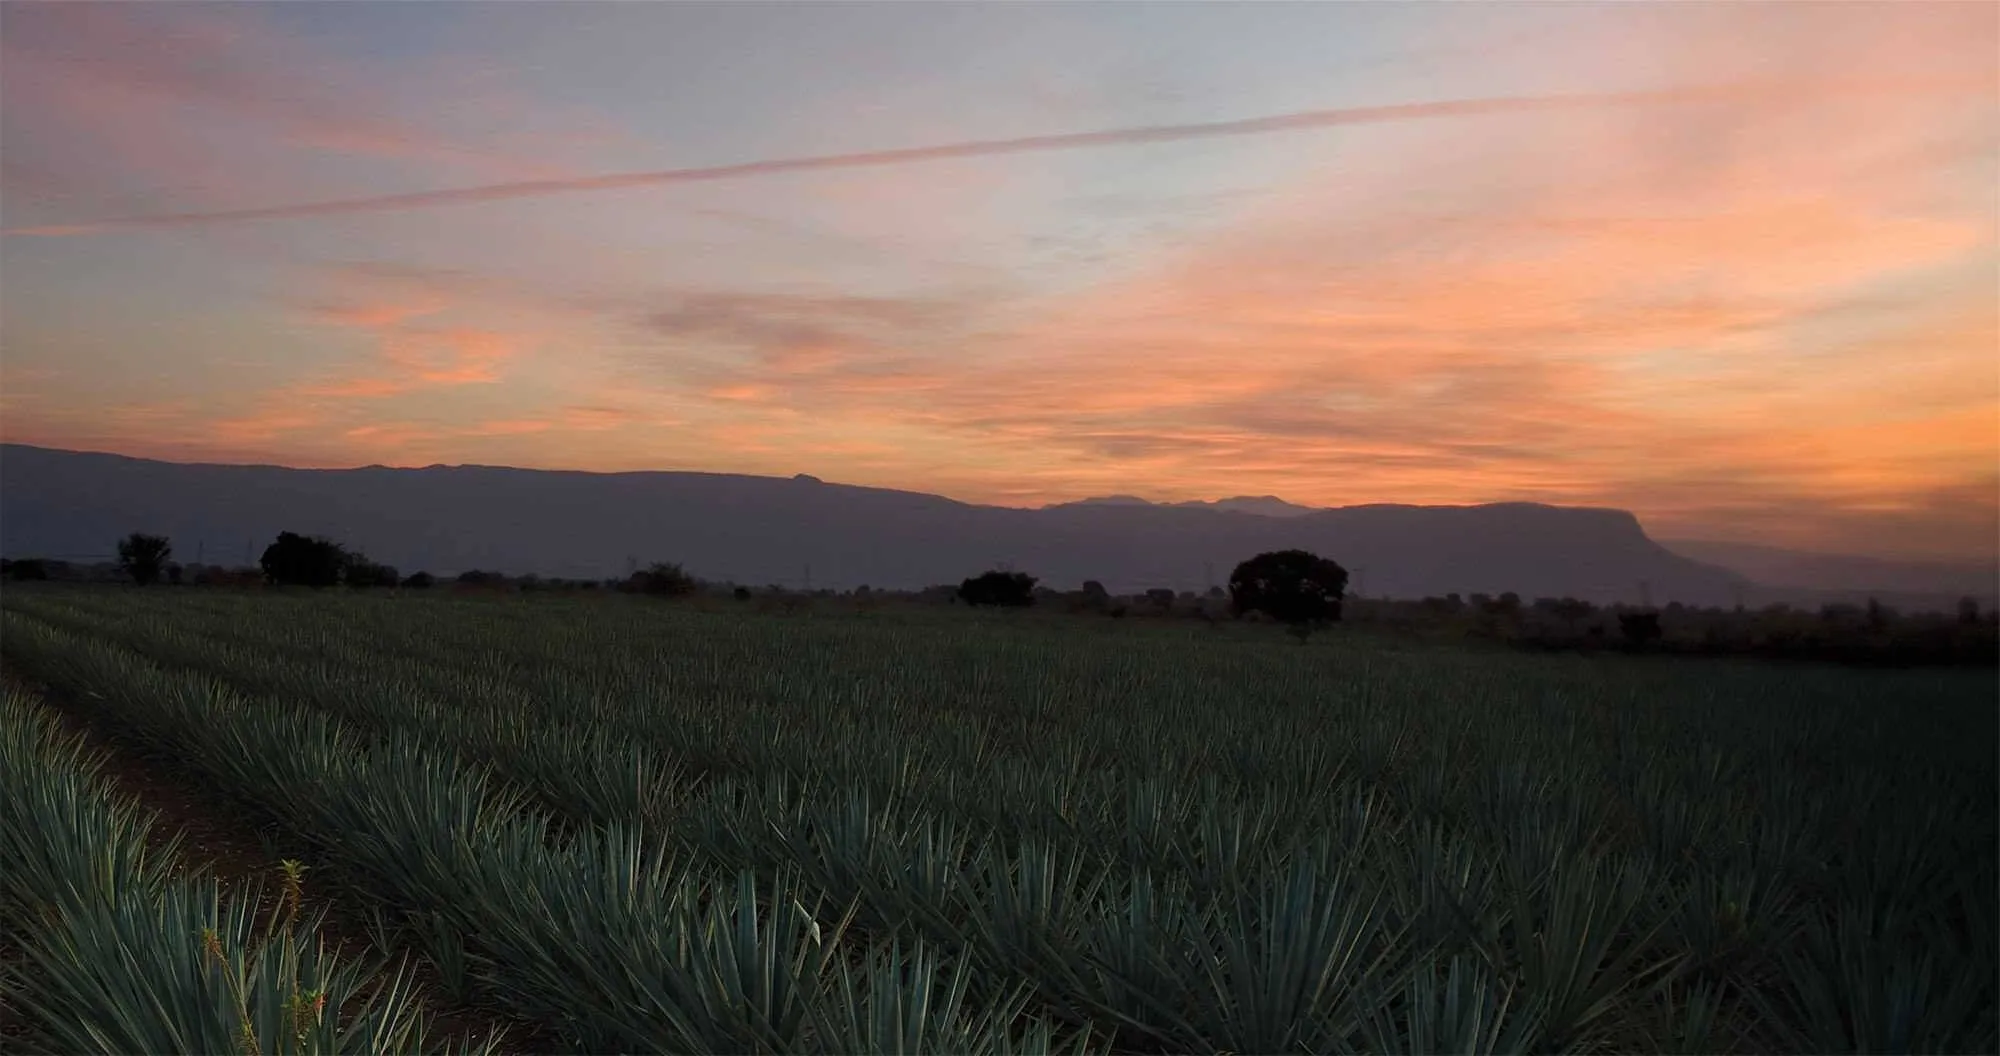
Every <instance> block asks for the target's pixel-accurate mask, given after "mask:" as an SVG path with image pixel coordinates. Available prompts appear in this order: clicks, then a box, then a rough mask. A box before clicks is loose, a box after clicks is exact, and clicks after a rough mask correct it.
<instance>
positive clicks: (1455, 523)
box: [0, 444, 1747, 604]
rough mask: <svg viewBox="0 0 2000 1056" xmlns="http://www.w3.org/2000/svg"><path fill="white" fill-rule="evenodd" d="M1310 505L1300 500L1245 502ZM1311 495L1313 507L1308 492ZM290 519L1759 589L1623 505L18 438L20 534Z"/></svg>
mask: <svg viewBox="0 0 2000 1056" xmlns="http://www.w3.org/2000/svg"><path fill="white" fill-rule="evenodd" d="M1246 503H1247V504H1251V506H1252V508H1253V509H1257V508H1260V507H1261V508H1262V509H1264V510H1269V509H1272V508H1273V507H1271V505H1270V504H1272V503H1277V504H1279V505H1280V506H1283V507H1287V508H1288V509H1287V510H1286V511H1284V515H1282V516H1271V515H1268V514H1267V515H1258V516H1250V515H1246V513H1245V511H1244V509H1243V504H1246ZM1292 511H1297V512H1292ZM281 530H285V531H297V532H303V533H308V534H322V535H326V536H328V537H330V538H333V539H336V540H338V541H340V542H342V543H345V544H347V545H348V546H350V547H351V548H354V549H358V550H361V551H363V552H365V553H366V554H367V555H368V556H369V557H371V558H373V559H375V560H377V561H382V562H386V563H388V564H392V565H395V566H397V567H398V568H400V569H402V570H403V571H405V572H410V571H415V570H417V569H426V570H429V571H431V572H434V573H441V574H442V573H451V572H457V571H462V570H465V569H471V568H486V569H497V570H502V571H506V572H510V573H528V572H535V573H540V574H542V575H547V576H565V577H584V576H589V577H601V576H616V575H623V574H624V573H625V571H626V569H627V568H628V566H629V564H630V563H631V562H634V561H636V562H638V563H640V564H644V563H647V562H650V561H660V560H665V561H678V562H681V563H682V564H684V565H685V566H686V567H687V568H688V570H689V571H690V572H693V573H695V574H696V575H699V576H702V577H705V578H711V579H729V580H735V581H737V582H743V583H750V584H762V583H769V582H779V583H785V584H789V585H798V584H800V583H802V582H804V581H805V579H806V578H807V577H808V576H810V580H811V583H812V585H813V586H815V587H821V586H824V587H836V588H845V587H852V586H857V585H860V584H864V583H865V584H870V585H872V586H876V587H888V588H914V587H923V586H926V585H930V584H935V583H955V582H957V581H958V580H960V579H963V578H964V577H966V576H968V575H972V574H975V573H977V572H979V571H982V570H984V569H988V568H992V567H994V566H996V565H1000V564H1006V565H1009V566H1011V567H1013V568H1016V569H1020V570H1022V571H1026V572H1030V573H1032V574H1034V575H1036V576H1038V577H1040V578H1041V580H1042V581H1043V582H1044V583H1047V584H1048V585H1050V586H1054V587H1058V588H1073V587H1075V586H1077V585H1079V584H1081V583H1082V582H1083V581H1084V580H1086V579H1095V580H1098V581H1100V582H1102V583H1103V584H1104V585H1105V586H1106V587H1108V588H1110V589H1111V590H1113V591H1120V592H1123V591H1136V590H1143V589H1147V588H1152V587H1172V588H1174V589H1178V590H1199V589H1202V588H1204V587H1206V586H1208V585H1209V584H1211V583H1222V582H1224V581H1226V580H1227V578H1228V575H1229V571H1230V569H1232V568H1233V567H1234V566H1235V564H1236V562H1238V561H1241V560H1243V559H1244V558H1246V557H1249V556H1251V555H1252V554H1255V553H1258V552H1260V551H1263V550H1273V549H1280V548H1287V547H1301V548H1304V549H1309V550H1313V551H1316V552H1318V553H1321V554H1324V555H1326V556H1328V557H1332V558H1333V559H1335V560H1337V561H1339V562H1340V563H1342V564H1343V565H1345V566H1347V568H1349V569H1350V570H1351V571H1352V573H1353V580H1352V581H1351V583H1350V589H1351V590H1354V591H1356V592H1359V593H1366V594H1370V595H1388V596H1396V597H1418V596H1423V595H1430V594H1445V593H1450V592H1454V591H1455V592H1458V593H1461V594H1471V593H1481V592H1483V593H1489V594H1499V593H1502V592H1505V591H1514V592H1516V593H1518V594H1520V595H1521V596H1522V597H1523V598H1533V597H1536V596H1557V595H1571V596H1576V597H1582V598H1588V599H1590V600H1593V601H1599V602H1613V601H1628V602H1631V601H1638V600H1640V596H1641V592H1642V587H1641V584H1642V583H1643V584H1645V587H1644V588H1643V589H1644V590H1646V591H1648V592H1649V593H1650V597H1651V599H1652V600H1653V601H1655V602H1665V601H1668V600H1682V601H1687V602H1691V603H1704V604H1720V603H1729V602H1732V601H1734V600H1735V598H1736V596H1737V593H1738V591H1739V590H1740V589H1741V588H1743V587H1745V586H1746V585H1747V583H1746V581H1745V580H1744V579H1743V578H1742V577H1741V576H1738V575H1736V574H1735V573H1731V572H1727V571H1724V570H1722V569H1719V568H1715V567H1713V566H1710V565H1704V564H1701V563H1699V562H1696V561H1692V560H1689V559H1688V558H1685V557H1682V556H1680V555H1678V554H1675V553H1672V552H1670V551H1668V550H1667V549H1665V548H1663V547H1661V546H1660V545H1658V544H1657V543H1655V542H1654V541H1653V540H1651V539H1649V538H1647V536H1646V533H1645V531H1644V530H1643V529H1641V527H1640V526H1639V522H1638V520H1637V519H1636V518H1634V517H1633V516H1632V515H1631V514H1630V513H1626V512H1624V511H1620V510H1608V509H1583V508H1569V507H1556V506H1544V505H1537V504H1532V503H1505V504H1496V505H1485V506H1395V505H1374V506H1349V507H1340V508H1334V509H1324V510H1312V509H1308V508H1305V507H1297V506H1292V504H1290V503H1283V502H1282V500H1277V499H1268V498H1260V499H1231V500H1223V501H1222V502H1220V503H1188V504H1177V505H1154V504H1151V503H1147V502H1145V501H1144V500H1130V501H1119V500H1109V501H1103V500H1100V501H1088V502H1081V503H1070V504H1065V505H1059V506H1050V507H1046V508H1043V509H1014V508H1008V507H999V506H979V505H973V504H970V503H963V502H957V501H954V500H951V499H947V498H944V497H942V496H938V495H927V494H922V493H917V492H908V491H894V490H889V489H884V488H866V487H855V486H850V485H844V484H829V483H824V482H821V481H819V480H817V479H815V478H812V477H809V476H805V475H803V474H801V475H800V476H797V477H789V478H787V477H755V476H738V475H730V474H721V473H686V472H646V473H582V472H570V471H553V470H532V469H507V468H501V467H492V466H427V467H424V468H422V469H390V468H385V467H381V466H369V467H365V468H361V469H344V470H317V469H286V468H282V467H277V466H242V465H210V464H181V463H172V462H159V461H152V460H147V459H137V458H126V457H123V456H119V455H109V454H95V453H84V452H74V451H58V450H52V449H48V448H39V447H30V446H25V445H20V444H5V445H0V550H4V552H5V553H6V554H7V555H8V556H11V557H26V556H65V555H76V556H87V555H108V554H110V553H111V551H112V550H113V548H114V546H115V543H116V541H117V539H119V538H120V537H121V536H123V535H124V534H126V533H128V532H133V531H146V532H153V533H159V534H165V535H168V536H170V537H171V538H172V539H173V541H174V552H175V557H176V558H177V559H178V560H182V561H192V560H196V559H197V557H198V556H199V557H203V558H205V559H206V560H207V561H209V562H211V563H227V564H238V563H241V562H242V561H243V560H244V557H245V554H246V553H247V554H249V555H250V556H251V558H252V559H253V560H254V557H255V555H256V554H257V553H260V552H261V551H262V549H263V547H264V545H265V544H266V543H268V542H269V541H270V540H271V539H272V538H273V537H275V536H276V535H277V533H278V532H279V531H281Z"/></svg>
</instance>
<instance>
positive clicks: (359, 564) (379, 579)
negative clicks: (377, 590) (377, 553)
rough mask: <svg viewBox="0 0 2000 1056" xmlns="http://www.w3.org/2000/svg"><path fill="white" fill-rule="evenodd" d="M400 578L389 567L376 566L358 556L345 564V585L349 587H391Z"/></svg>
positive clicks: (400, 578)
mask: <svg viewBox="0 0 2000 1056" xmlns="http://www.w3.org/2000/svg"><path fill="white" fill-rule="evenodd" d="M401 580H402V577H401V576H400V575H398V574H397V572H396V570H395V569H394V568H392V567H390V566H389V565H381V564H376V563H375V562H373V561H370V560H368V559H367V558H364V557H361V556H359V555H356V556H354V557H353V558H351V559H350V560H349V561H348V563H347V585H348V586H350V587H393V586H395V585H396V584H397V583H399V582H401Z"/></svg>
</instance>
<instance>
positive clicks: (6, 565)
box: [0, 557, 49, 581]
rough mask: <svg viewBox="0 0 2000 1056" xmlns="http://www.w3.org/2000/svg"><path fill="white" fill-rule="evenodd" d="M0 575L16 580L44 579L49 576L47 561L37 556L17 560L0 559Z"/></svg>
mask: <svg viewBox="0 0 2000 1056" xmlns="http://www.w3.org/2000/svg"><path fill="white" fill-rule="evenodd" d="M0 575H4V576H6V577H7V578H8V579H11V580H16V581H22V580H45V579H47V578H49V563H48V562H47V561H44V560H42V559H41V558H39V557H24V558H21V559H20V560H18V561H0Z"/></svg>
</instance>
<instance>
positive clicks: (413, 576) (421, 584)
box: [403, 572, 437, 590]
mask: <svg viewBox="0 0 2000 1056" xmlns="http://www.w3.org/2000/svg"><path fill="white" fill-rule="evenodd" d="M436 582H437V577H436V576H433V575H431V574H430V573H429V572H412V573H410V578H408V579H405V580H403V585H404V586H406V587H409V588H410V589H412V590H429V589H430V587H431V585H432V584H434V583H436Z"/></svg>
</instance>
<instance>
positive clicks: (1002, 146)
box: [0, 79, 1969, 237]
mask: <svg viewBox="0 0 2000 1056" xmlns="http://www.w3.org/2000/svg"><path fill="white" fill-rule="evenodd" d="M1967 87H1969V86H1968V85H1967V84H1966V83H1965V82H1964V81H1960V80H1942V81H1929V82H1925V81H1914V82H1900V83H1882V82H1865V81H1845V80H1832V79H1829V80H1825V81H1820V82H1800V83H1784V82H1767V83H1745V84H1732V85H1721V86H1697V87H1686V88H1674V89H1665V90H1659V91H1638V92H1619V93H1603V94H1594V95H1593V94H1577V95H1556V96H1516V97H1509V98H1489V99H1456V100H1446V101H1439V102H1422V103H1397V104H1388V105H1382V106H1365V107H1344V108H1337V109H1326V110H1305V111H1298V112H1294V113H1288V114H1276V115H1271V116H1266V117H1256V118H1246V119H1242V120H1235V121H1212V122H1202V123H1194V124H1177V125H1155V126H1151V127H1145V128H1121V129H1111V130H1106V131H1097V132H1073V133H1062V134H1055V135H1043V136H1023V137H1017V138H1013V139H996V140H979V141H972V142H964V143H948V144H940V145H936V146H926V147H905V148H899V149H894V150H874V151H855V152H849V153H842V154H824V155H819V156H815V157H797V158H770V159H765V160H761V161H749V162H740V163H737V164H733V165H712V166H701V167H694V168H681V169H664V170H658V171H653V172H632V173H618V174H612V175H604V176H587V177H580V178H570V179H538V180H520V181H513V182H508V183H499V184H489V185H487V186H483V187H463V188H455V189H451V190H442V191H419V192H414V193H409V194H388V195H374V196H370V197H365V198H349V199H342V200H335V201H321V202H304V203H299V204H293V205H280V206H267V207H260V208H252V209H227V210H217V211H209V212H190V213H167V214H161V215H156V216H133V217H123V218H117V219H110V220H101V221H95V222H88V223H75V224H48V225H37V226H32V227H20V228H9V229H6V230H4V231H0V234H4V235H12V236H41V237H69V236H78V235H93V234H102V233H109V232H116V231H125V230H135V229H147V228H170V227H183V226H200V225H206V224H218V223H234V222H242V221H249V220H284V219H303V218H307V217H320V216H339V215H346V214H353V213H372V212H387V211H394V210H402V209H422V208H430V207H435V206H446V205H468V204H475V203H480V202H496V201H507V200H511V199H520V198H539V197H544V196H548V195H555V194H574V193H580V192H585V191H605V190H617V189H622V188H630V187H645V186H662V185H669V184H677V183H697V182H708V181H716V180H733V179H742V178H745V177H752V176H769V175H776V174H781V173H793V172H814V171H828V170H838V169H856V168H874V167H879V166H889V165H908V164H915V163H922V162H932V161H944V160H950V159H960V158H983V157H997V156H1002V155H1008V154H1022V153H1030V152H1040V151H1054V150H1077V149H1083V148H1091V147H1110V146H1130V145H1136V144H1143V143H1164V142H1176V141H1184V140H1192V139H1206V138H1216V137H1225V136H1248V135H1268V134H1272V133H1279V132H1297V131H1306V130H1313V129H1323V128H1334V127H1339V126H1343V125H1364V124H1377V123H1384V122H1394V121H1417V120H1436V119H1443V118H1463V117H1482V116H1493V115H1509V114H1532V113H1546V112H1556V111H1567V110H1577V109H1591V108H1601V107H1606V106H1614V107H1631V106H1661V105H1674V104H1683V103H1711V104H1712V103H1718V102H1723V103H1726V102H1730V101H1732V100H1739V99H1767V98H1772V97H1781V98H1824V97H1826V96H1828V95H1838V94H1841V93H1844V92H1856V91H1860V92H1867V93H1870V94H1879V93H1883V92H1895V91H1937V90H1939V89H1940V88H1942V89H1947V90H1951V89H1957V90H1963V89H1965V88H1967Z"/></svg>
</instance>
